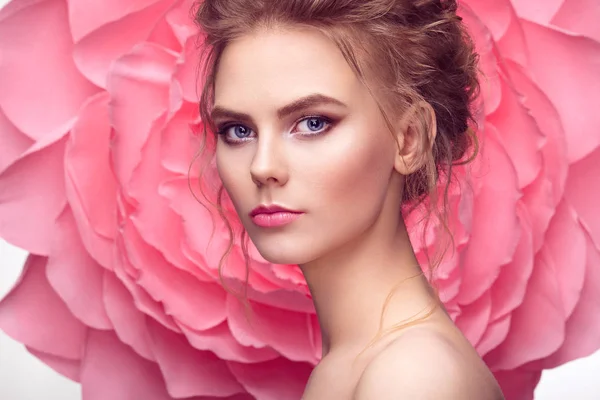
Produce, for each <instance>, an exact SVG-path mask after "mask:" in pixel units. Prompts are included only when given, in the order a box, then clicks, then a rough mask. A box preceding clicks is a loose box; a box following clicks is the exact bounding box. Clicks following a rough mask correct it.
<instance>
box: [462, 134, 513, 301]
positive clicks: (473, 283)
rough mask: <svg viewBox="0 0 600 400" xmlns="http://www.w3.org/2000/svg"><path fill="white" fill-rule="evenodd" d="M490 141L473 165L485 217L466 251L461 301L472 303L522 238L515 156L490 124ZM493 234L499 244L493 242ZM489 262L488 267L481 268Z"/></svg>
mask: <svg viewBox="0 0 600 400" xmlns="http://www.w3.org/2000/svg"><path fill="white" fill-rule="evenodd" d="M486 129H487V132H488V133H487V138H486V142H485V143H483V144H482V150H481V153H480V155H479V160H478V161H476V162H475V163H476V164H475V166H474V167H473V171H474V172H473V175H474V176H475V177H476V178H475V179H476V182H475V184H477V185H479V188H477V189H476V192H475V201H474V208H473V211H472V212H473V214H474V215H476V216H478V215H485V218H476V219H473V226H472V228H471V240H470V241H469V246H468V248H467V249H466V250H465V252H464V253H463V255H462V257H463V258H462V265H463V268H464V269H463V271H462V278H463V281H462V286H461V292H460V293H459V295H458V302H459V303H461V304H468V303H471V302H473V301H474V299H476V298H478V297H479V296H481V294H482V293H483V292H484V291H486V290H487V289H488V288H489V287H490V286H491V285H492V284H493V282H494V280H495V279H496V278H497V277H498V274H499V272H500V267H501V266H502V265H504V264H506V263H508V262H510V260H511V259H512V258H513V255H514V252H515V249H516V246H517V243H518V241H519V234H520V227H519V220H518V217H517V212H516V207H517V206H516V204H517V200H518V198H519V197H520V194H519V190H518V186H517V176H516V172H515V168H514V166H513V164H512V163H511V160H510V159H509V158H508V157H507V154H506V152H505V150H504V148H503V146H502V145H501V142H500V141H499V138H498V137H497V136H496V133H495V129H494V127H493V126H492V125H487V126H486ZM490 237H494V238H495V240H494V241H495V245H494V246H493V247H491V246H489V244H488V241H489V238H490ZM482 265H486V268H481V266H482Z"/></svg>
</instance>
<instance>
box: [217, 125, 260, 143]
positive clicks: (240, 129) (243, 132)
mask: <svg viewBox="0 0 600 400" xmlns="http://www.w3.org/2000/svg"><path fill="white" fill-rule="evenodd" d="M217 133H218V134H219V135H222V136H223V139H224V140H225V142H228V143H236V142H243V141H245V140H248V139H249V138H250V137H251V135H252V133H253V132H252V129H250V128H248V127H245V126H244V125H226V126H224V127H223V128H221V129H219V130H218V132H217Z"/></svg>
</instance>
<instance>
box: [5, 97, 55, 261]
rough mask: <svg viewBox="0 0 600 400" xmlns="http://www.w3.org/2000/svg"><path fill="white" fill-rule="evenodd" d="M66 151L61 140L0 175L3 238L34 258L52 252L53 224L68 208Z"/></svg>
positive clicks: (25, 158) (16, 163) (18, 162)
mask: <svg viewBox="0 0 600 400" xmlns="http://www.w3.org/2000/svg"><path fill="white" fill-rule="evenodd" d="M0 92H1V91H0ZM64 148H65V140H61V141H59V142H57V143H54V144H52V145H50V146H48V147H46V148H44V149H42V150H41V151H38V152H33V153H30V154H29V155H27V156H25V157H23V158H21V159H20V160H18V161H17V162H15V163H14V164H12V165H11V166H10V167H9V168H7V169H6V170H4V171H3V172H2V173H1V174H0V236H1V237H2V238H4V239H5V240H6V241H8V242H10V243H12V244H14V245H16V246H18V247H21V248H23V249H25V250H28V251H30V252H32V253H35V254H40V255H46V254H48V253H49V252H50V245H51V242H52V238H53V236H54V234H55V230H56V227H55V226H54V225H55V222H54V221H55V219H56V218H57V217H58V215H59V214H60V213H61V212H62V210H63V208H64V207H65V204H66V198H65V189H64V178H63V176H64V172H63V156H64Z"/></svg>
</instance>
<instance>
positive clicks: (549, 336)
mask: <svg viewBox="0 0 600 400" xmlns="http://www.w3.org/2000/svg"><path fill="white" fill-rule="evenodd" d="M556 268H557V267H556V265H555V264H554V262H553V260H552V258H551V257H549V255H547V254H541V255H538V256H537V257H536V260H535V267H534V270H533V274H532V275H531V278H530V279H529V286H528V287H527V293H526V295H525V299H524V300H523V304H521V306H520V307H519V308H517V309H516V310H515V311H514V312H513V313H512V319H511V328H510V332H509V333H508V336H507V337H506V340H505V341H504V342H503V343H502V344H501V345H500V346H499V347H497V348H496V349H494V350H492V351H491V352H490V353H489V354H488V355H487V357H486V361H487V362H488V365H489V366H490V368H492V369H493V370H496V369H513V368H517V367H519V366H521V365H523V364H525V363H527V362H529V361H533V360H537V359H539V358H543V357H547V356H549V355H550V354H552V353H554V352H555V351H556V350H557V349H558V348H559V347H560V346H561V345H562V343H563V341H564V340H565V331H564V324H565V319H566V315H565V311H564V306H563V304H562V301H561V295H560V285H559V282H557V281H556ZM540 337H543V338H544V340H540Z"/></svg>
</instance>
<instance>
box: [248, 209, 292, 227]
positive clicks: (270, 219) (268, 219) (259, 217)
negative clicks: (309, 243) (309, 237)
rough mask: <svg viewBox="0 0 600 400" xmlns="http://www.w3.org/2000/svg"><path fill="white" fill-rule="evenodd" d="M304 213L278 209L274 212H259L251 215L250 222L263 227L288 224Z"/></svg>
mask: <svg viewBox="0 0 600 400" xmlns="http://www.w3.org/2000/svg"><path fill="white" fill-rule="evenodd" d="M302 214H304V213H297V212H289V211H278V212H274V213H261V214H256V215H254V216H252V222H254V223H255V224H256V225H258V226H260V227H263V228H273V227H276V226H284V225H287V224H290V223H292V222H294V221H295V220H297V219H298V218H300V217H301V216H302Z"/></svg>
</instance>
